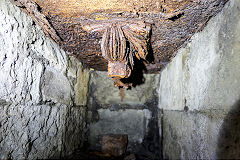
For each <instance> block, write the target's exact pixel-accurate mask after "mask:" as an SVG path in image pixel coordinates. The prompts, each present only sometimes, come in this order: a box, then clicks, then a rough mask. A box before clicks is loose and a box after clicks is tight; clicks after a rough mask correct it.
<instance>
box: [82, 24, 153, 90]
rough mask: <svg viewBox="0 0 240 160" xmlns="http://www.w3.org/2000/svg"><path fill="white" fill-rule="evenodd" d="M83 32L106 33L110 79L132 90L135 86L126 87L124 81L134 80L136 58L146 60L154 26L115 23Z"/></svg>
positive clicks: (104, 52)
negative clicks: (132, 78)
mask: <svg viewBox="0 0 240 160" xmlns="http://www.w3.org/2000/svg"><path fill="white" fill-rule="evenodd" d="M83 28H84V29H85V30H87V31H88V32H103V35H102V40H101V51H102V56H103V57H104V58H105V59H106V60H107V61H108V76H109V77H111V78H112V79H113V80H114V85H115V86H116V87H120V88H128V87H130V86H131V84H125V83H123V82H122V81H121V79H123V78H128V77H130V75H131V72H132V70H133V66H134V57H136V58H137V59H139V60H146V56H147V55H148V44H149V41H150V36H149V33H150V30H151V23H149V22H148V23H146V22H144V21H141V20H139V21H137V20H135V21H133V20H132V21H127V20H112V21H103V22H102V23H98V24H91V25H84V26H83Z"/></svg>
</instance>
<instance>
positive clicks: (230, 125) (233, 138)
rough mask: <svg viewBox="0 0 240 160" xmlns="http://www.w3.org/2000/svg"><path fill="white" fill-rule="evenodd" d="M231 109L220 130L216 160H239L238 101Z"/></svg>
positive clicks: (239, 129) (239, 118) (239, 124)
mask: <svg viewBox="0 0 240 160" xmlns="http://www.w3.org/2000/svg"><path fill="white" fill-rule="evenodd" d="M231 108H232V110H231V111H230V112H228V114H227V115H226V117H225V118H224V121H223V124H222V126H221V128H220V134H219V137H218V142H217V150H216V151H217V159H240V99H239V100H238V101H237V102H236V103H235V104H234V105H233V106H232V107H231Z"/></svg>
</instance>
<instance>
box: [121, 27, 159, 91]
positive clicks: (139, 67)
mask: <svg viewBox="0 0 240 160" xmlns="http://www.w3.org/2000/svg"><path fill="white" fill-rule="evenodd" d="M149 37H150V38H149V39H150V40H149V43H148V45H147V48H148V54H147V56H146V60H143V59H141V60H139V59H137V58H136V57H134V66H133V70H132V73H131V76H130V77H129V78H124V79H122V82H123V83H132V87H136V86H138V85H141V84H144V82H145V78H144V73H145V72H147V68H146V65H145V63H147V64H149V63H153V62H154V56H153V49H152V43H151V37H152V28H151V30H150V31H149Z"/></svg>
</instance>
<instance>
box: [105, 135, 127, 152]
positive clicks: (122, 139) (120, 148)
mask: <svg viewBox="0 0 240 160" xmlns="http://www.w3.org/2000/svg"><path fill="white" fill-rule="evenodd" d="M127 142H128V136H127V135H116V134H115V135H114V134H109V135H103V137H102V152H103V153H108V154H110V155H113V156H116V157H119V156H122V155H123V154H124V153H125V152H126V149H127Z"/></svg>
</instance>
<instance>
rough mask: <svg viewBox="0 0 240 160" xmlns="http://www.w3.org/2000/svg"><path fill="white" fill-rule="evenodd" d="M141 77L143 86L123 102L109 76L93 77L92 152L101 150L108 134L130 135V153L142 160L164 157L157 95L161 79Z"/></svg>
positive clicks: (90, 101) (98, 74) (97, 74)
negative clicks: (103, 139) (160, 151)
mask: <svg viewBox="0 0 240 160" xmlns="http://www.w3.org/2000/svg"><path fill="white" fill-rule="evenodd" d="M140 77H141V78H140ZM140 77H138V79H137V80H139V81H141V83H138V85H137V86H136V87H132V88H131V89H129V90H125V91H124V99H123V101H121V96H120V90H119V89H118V88H116V87H114V85H113V81H112V79H111V78H109V77H108V75H107V72H96V71H94V72H92V73H91V76H90V81H89V96H88V124H89V137H88V140H89V143H90V147H91V148H93V149H97V150H98V149H99V150H101V137H102V135H104V134H127V135H128V149H127V150H128V151H130V152H132V153H135V154H136V155H137V156H138V157H140V156H145V158H146V157H148V158H150V159H151V158H153V157H155V158H156V157H160V154H159V150H160V148H159V145H160V143H158V142H159V141H160V138H159V134H158V133H159V128H158V113H159V110H158V107H157V106H158V96H157V92H156V89H157V86H158V85H159V75H157V74H155V75H154V74H148V75H140ZM149 149H151V152H150V151H149ZM141 154H142V155H141Z"/></svg>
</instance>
